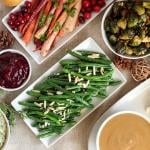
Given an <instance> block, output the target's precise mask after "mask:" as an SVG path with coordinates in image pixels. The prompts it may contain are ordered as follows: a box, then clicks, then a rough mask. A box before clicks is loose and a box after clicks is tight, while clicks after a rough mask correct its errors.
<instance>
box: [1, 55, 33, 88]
mask: <svg viewBox="0 0 150 150" xmlns="http://www.w3.org/2000/svg"><path fill="white" fill-rule="evenodd" d="M29 71H30V68H29V64H28V62H27V60H26V59H25V58H24V57H23V56H22V55H20V54H17V53H12V52H6V53H3V54H2V55H0V86H1V87H4V88H11V89H13V88H18V87H20V86H21V85H22V84H23V83H24V81H25V80H26V79H27V78H28V76H29Z"/></svg>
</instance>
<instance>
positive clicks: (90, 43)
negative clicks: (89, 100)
mask: <svg viewBox="0 0 150 150" xmlns="http://www.w3.org/2000/svg"><path fill="white" fill-rule="evenodd" d="M81 49H83V50H93V51H95V52H102V53H104V52H103V51H102V49H101V48H100V47H99V46H98V45H97V44H96V42H95V41H94V40H93V39H92V38H88V39H87V40H85V41H84V42H82V43H81V44H80V45H78V46H77V47H76V48H75V49H74V50H81ZM62 59H74V57H72V56H71V55H69V54H67V55H66V56H65V57H63V58H62ZM113 68H114V70H115V71H114V78H116V79H120V80H121V81H122V83H121V84H120V85H118V86H114V87H109V88H108V94H109V96H108V97H107V98H106V99H104V100H103V101H100V100H99V99H96V98H95V99H94V101H93V104H94V106H95V107H94V108H93V109H92V110H91V109H86V110H85V111H84V112H83V113H82V115H81V116H80V117H78V118H77V123H76V125H77V124H79V123H80V122H81V121H82V120H83V119H84V118H85V117H86V116H88V115H89V114H90V113H91V112H92V111H93V110H95V109H96V108H97V107H99V106H100V105H101V104H102V103H104V102H105V101H106V100H108V99H109V97H111V95H112V94H113V93H115V92H116V91H117V90H118V89H120V88H121V87H122V86H123V85H124V84H125V83H126V79H125V78H124V77H123V75H122V74H121V72H120V71H119V70H118V69H117V68H115V66H114V65H113ZM59 70H61V66H60V64H59V63H56V64H55V65H54V66H53V67H51V68H50V69H49V70H48V71H47V72H46V73H45V74H43V75H42V76H41V77H40V78H39V79H38V80H36V81H35V82H34V83H33V84H32V85H30V86H29V87H28V88H27V89H26V90H25V91H24V92H22V93H21V94H20V95H19V96H18V97H17V98H16V99H15V100H14V101H13V102H12V106H13V107H14V108H15V109H16V110H17V111H20V110H22V107H21V106H20V105H19V104H18V102H19V101H24V100H26V99H28V98H29V96H28V95H27V94H26V92H27V91H29V90H31V89H33V87H34V86H35V85H36V84H37V83H39V82H41V81H42V80H43V79H45V78H46V77H47V76H48V75H50V74H53V73H54V72H55V73H56V72H58V71H59ZM24 121H25V123H26V124H27V125H28V126H29V128H30V129H31V130H32V131H33V132H34V134H36V135H37V134H38V131H37V129H35V128H33V127H31V123H32V121H31V120H29V119H25V120H24ZM76 125H75V126H76ZM75 126H74V127H75ZM72 128H73V127H72ZM72 128H70V129H66V130H65V132H64V134H63V135H60V136H55V137H50V138H45V139H41V141H42V143H43V144H44V145H45V146H46V147H49V146H51V145H52V144H54V143H55V142H56V141H58V139H60V138H61V137H63V136H64V135H65V134H66V133H67V132H68V131H70V130H71V129H72Z"/></svg>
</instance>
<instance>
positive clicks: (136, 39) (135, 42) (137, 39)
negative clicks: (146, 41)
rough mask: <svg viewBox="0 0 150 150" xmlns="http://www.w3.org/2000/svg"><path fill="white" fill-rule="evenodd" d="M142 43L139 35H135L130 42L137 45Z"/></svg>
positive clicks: (134, 45) (131, 44)
mask: <svg viewBox="0 0 150 150" xmlns="http://www.w3.org/2000/svg"><path fill="white" fill-rule="evenodd" d="M141 43H142V39H141V38H140V37H139V36H135V37H134V38H133V39H132V41H131V42H130V46H133V47H136V46H139V45H140V44H141Z"/></svg>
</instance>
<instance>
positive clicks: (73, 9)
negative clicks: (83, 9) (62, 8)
mask: <svg viewBox="0 0 150 150" xmlns="http://www.w3.org/2000/svg"><path fill="white" fill-rule="evenodd" d="M75 12H76V8H72V9H70V10H69V11H68V12H67V13H68V15H69V16H71V17H74V14H75Z"/></svg>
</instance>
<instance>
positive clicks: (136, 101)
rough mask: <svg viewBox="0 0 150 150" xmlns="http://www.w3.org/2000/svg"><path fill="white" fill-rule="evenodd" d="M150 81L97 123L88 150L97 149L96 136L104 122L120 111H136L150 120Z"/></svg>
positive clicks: (119, 102) (114, 106) (126, 97)
mask: <svg viewBox="0 0 150 150" xmlns="http://www.w3.org/2000/svg"><path fill="white" fill-rule="evenodd" d="M149 97H150V79H148V80H146V81H145V82H143V83H141V84H140V85H139V86H137V87H136V88H135V89H133V90H132V91H130V92H129V93H127V94H126V95H125V96H124V97H122V98H121V99H120V100H119V101H118V102H117V103H116V104H114V105H113V106H111V107H110V108H109V109H108V110H107V111H106V112H105V113H104V114H103V115H102V116H101V118H100V119H99V120H98V121H97V122H96V124H95V126H94V127H93V129H92V132H91V134H90V137H89V143H88V150H97V149H96V135H97V132H98V130H99V127H100V126H101V124H102V123H103V121H104V120H105V119H106V118H108V117H109V116H111V115H113V114H114V113H117V112H119V111H136V112H138V113H141V114H143V115H144V116H145V117H146V118H148V119H150V115H148V114H147V113H146V108H147V107H148V106H150V98H149Z"/></svg>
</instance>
